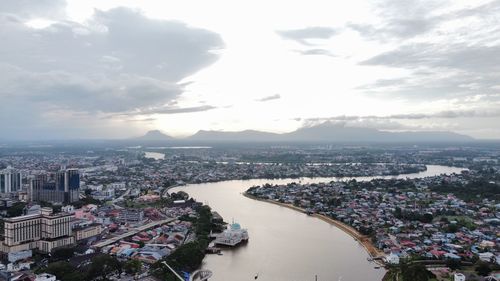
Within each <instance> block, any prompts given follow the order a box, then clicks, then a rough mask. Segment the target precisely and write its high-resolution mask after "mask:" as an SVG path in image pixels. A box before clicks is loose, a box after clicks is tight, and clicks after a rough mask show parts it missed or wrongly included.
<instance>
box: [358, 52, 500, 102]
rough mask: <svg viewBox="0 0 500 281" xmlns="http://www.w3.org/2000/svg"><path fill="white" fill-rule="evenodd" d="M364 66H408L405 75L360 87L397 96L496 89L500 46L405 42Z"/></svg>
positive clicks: (444, 94)
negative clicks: (409, 73) (407, 73)
mask: <svg viewBox="0 0 500 281" xmlns="http://www.w3.org/2000/svg"><path fill="white" fill-rule="evenodd" d="M360 64H361V65H367V66H385V67H393V68H401V69H407V70H408V71H410V72H411V75H408V76H407V77H400V78H393V79H381V80H378V81H375V82H374V83H371V84H368V85H363V86H361V87H360V88H359V89H362V90H365V91H367V92H368V93H370V92H371V93H376V92H380V93H382V94H396V95H398V96H400V97H406V98H411V97H416V98H419V97H427V98H433V99H436V98H442V97H445V96H467V95H476V94H494V93H498V90H497V89H495V86H496V85H498V74H499V73H500V46H484V45H475V46H470V45H466V44H451V45H446V46H444V45H440V44H431V43H419V44H406V45H403V46H400V47H398V48H396V49H395V50H392V51H388V52H385V53H382V54H379V55H377V56H375V57H372V58H370V59H368V60H365V61H363V62H361V63H360Z"/></svg>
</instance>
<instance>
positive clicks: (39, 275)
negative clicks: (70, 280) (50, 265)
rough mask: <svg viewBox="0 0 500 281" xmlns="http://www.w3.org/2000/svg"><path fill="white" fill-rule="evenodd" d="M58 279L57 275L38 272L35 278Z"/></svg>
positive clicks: (37, 279) (44, 280)
mask: <svg viewBox="0 0 500 281" xmlns="http://www.w3.org/2000/svg"><path fill="white" fill-rule="evenodd" d="M56 280H57V278H56V276H55V275H52V274H48V273H42V274H38V275H37V276H36V278H35V281H56Z"/></svg>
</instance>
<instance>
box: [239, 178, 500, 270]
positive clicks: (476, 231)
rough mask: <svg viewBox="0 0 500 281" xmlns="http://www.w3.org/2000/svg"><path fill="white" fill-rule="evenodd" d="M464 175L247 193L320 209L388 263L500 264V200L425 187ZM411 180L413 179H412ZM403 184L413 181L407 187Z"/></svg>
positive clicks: (290, 186) (297, 186) (311, 210)
mask: <svg viewBox="0 0 500 281" xmlns="http://www.w3.org/2000/svg"><path fill="white" fill-rule="evenodd" d="M448 180H454V181H466V178H464V176H463V175H453V176H445V175H442V176H435V177H429V178H422V179H400V180H374V181H372V182H370V183H367V184H365V185H356V184H355V183H353V182H331V183H322V184H288V185H277V186H273V185H265V186H260V187H253V188H250V189H249V190H248V191H247V193H248V194H250V195H253V196H256V197H258V198H262V199H267V200H272V201H277V202H281V203H285V204H292V205H295V206H298V207H300V208H303V209H304V210H305V211H306V212H308V213H319V214H323V215H326V216H328V217H331V218H334V219H336V220H338V221H341V222H343V223H345V224H347V225H350V226H352V227H354V228H355V229H356V230H358V231H359V232H360V233H362V234H365V235H367V236H371V237H372V241H373V244H374V245H375V246H376V247H377V248H378V249H380V250H381V251H383V252H384V253H385V256H386V262H388V263H395V264H397V263H399V261H400V259H401V258H405V257H409V256H411V255H417V256H420V257H421V258H424V259H429V260H445V259H452V260H462V261H467V260H473V259H475V258H477V259H481V260H483V261H486V262H491V263H497V264H500V245H499V243H500V204H499V203H498V202H495V201H493V200H488V199H484V200H482V201H481V202H474V203H473V202H465V201H463V200H461V199H459V198H457V197H455V196H454V195H453V194H438V193H436V192H432V191H431V190H429V189H428V188H427V187H428V186H429V185H431V184H437V183H439V182H442V181H448ZM410 183H411V184H410ZM405 186H414V188H408V187H405Z"/></svg>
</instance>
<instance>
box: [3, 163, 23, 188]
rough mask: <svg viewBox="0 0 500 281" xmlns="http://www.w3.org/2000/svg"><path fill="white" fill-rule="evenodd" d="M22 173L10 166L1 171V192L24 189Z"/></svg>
mask: <svg viewBox="0 0 500 281" xmlns="http://www.w3.org/2000/svg"><path fill="white" fill-rule="evenodd" d="M22 180H23V177H22V174H21V173H20V172H19V171H17V170H15V169H13V168H11V167H8V168H7V169H4V170H1V171H0V193H9V192H15V191H20V190H21V189H22V184H23V183H22Z"/></svg>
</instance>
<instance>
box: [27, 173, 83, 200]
mask: <svg viewBox="0 0 500 281" xmlns="http://www.w3.org/2000/svg"><path fill="white" fill-rule="evenodd" d="M29 193H30V199H31V201H37V202H39V201H46V202H52V203H72V202H76V201H78V200H79V195H80V173H79V172H78V170H77V169H66V170H62V171H59V172H57V173H56V174H55V175H52V176H47V175H38V176H36V177H35V178H34V179H31V181H30V189H29Z"/></svg>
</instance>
